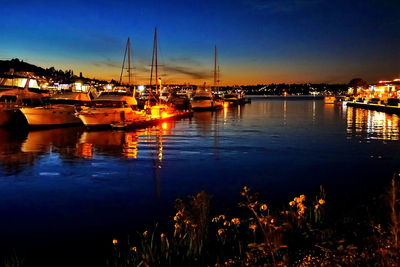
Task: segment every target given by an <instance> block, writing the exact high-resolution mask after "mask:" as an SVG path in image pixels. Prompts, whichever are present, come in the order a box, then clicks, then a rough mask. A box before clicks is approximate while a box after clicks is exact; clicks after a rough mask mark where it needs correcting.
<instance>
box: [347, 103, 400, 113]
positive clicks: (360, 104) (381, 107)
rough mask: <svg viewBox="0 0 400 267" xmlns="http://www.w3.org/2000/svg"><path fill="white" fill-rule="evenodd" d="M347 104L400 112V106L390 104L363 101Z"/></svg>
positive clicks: (387, 111)
mask: <svg viewBox="0 0 400 267" xmlns="http://www.w3.org/2000/svg"><path fill="white" fill-rule="evenodd" d="M346 105H347V106H349V107H355V108H363V109H369V110H375V111H381V112H386V113H390V114H400V107H399V106H389V105H381V104H367V103H361V102H347V104H346Z"/></svg>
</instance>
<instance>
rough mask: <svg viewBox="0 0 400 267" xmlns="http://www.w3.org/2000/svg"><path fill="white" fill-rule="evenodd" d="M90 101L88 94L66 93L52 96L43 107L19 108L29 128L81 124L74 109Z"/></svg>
mask: <svg viewBox="0 0 400 267" xmlns="http://www.w3.org/2000/svg"><path fill="white" fill-rule="evenodd" d="M90 101H91V98H90V92H87V93H83V92H72V91H71V92H66V93H60V94H56V95H54V96H52V97H51V98H50V100H49V101H48V103H47V104H46V105H45V106H41V107H23V108H20V110H21V112H22V113H23V114H24V116H25V118H26V120H27V121H28V124H29V125H30V126H57V125H70V124H81V123H82V121H81V120H80V119H79V118H78V117H76V116H75V112H76V108H77V107H79V106H83V105H87V104H88V103H89V102H90Z"/></svg>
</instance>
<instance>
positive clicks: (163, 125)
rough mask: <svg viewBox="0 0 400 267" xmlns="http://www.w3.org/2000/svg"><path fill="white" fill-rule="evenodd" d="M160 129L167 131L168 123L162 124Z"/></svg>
mask: <svg viewBox="0 0 400 267" xmlns="http://www.w3.org/2000/svg"><path fill="white" fill-rule="evenodd" d="M161 128H162V129H163V130H168V123H166V122H163V123H162V124H161Z"/></svg>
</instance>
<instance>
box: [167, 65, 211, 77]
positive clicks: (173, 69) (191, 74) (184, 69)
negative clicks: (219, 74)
mask: <svg viewBox="0 0 400 267" xmlns="http://www.w3.org/2000/svg"><path fill="white" fill-rule="evenodd" d="M163 69H164V70H165V71H168V72H172V73H178V74H184V75H187V76H189V77H190V78H192V79H195V80H201V79H208V78H211V77H212V75H211V72H208V71H195V70H191V69H190V68H187V67H178V66H165V67H163Z"/></svg>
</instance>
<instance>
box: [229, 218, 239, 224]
mask: <svg viewBox="0 0 400 267" xmlns="http://www.w3.org/2000/svg"><path fill="white" fill-rule="evenodd" d="M231 221H232V223H233V224H236V225H239V224H240V220H239V218H233V219H232V220H231Z"/></svg>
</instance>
